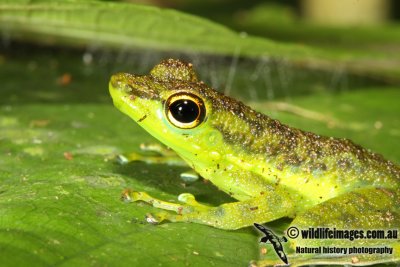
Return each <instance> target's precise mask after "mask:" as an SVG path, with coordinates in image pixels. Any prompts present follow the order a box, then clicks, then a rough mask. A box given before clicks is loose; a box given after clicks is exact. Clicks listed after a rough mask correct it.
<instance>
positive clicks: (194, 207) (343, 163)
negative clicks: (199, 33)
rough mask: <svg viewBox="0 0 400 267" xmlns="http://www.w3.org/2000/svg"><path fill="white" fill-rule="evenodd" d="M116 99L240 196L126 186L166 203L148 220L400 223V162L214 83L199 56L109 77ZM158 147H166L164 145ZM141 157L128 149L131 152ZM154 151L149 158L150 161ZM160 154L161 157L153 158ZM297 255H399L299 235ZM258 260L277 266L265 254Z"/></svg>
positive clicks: (396, 245) (363, 259) (377, 259)
mask: <svg viewBox="0 0 400 267" xmlns="http://www.w3.org/2000/svg"><path fill="white" fill-rule="evenodd" d="M109 90H110V94H111V96H112V99H113V102H114V105H115V106H116V107H117V108H118V109H119V110H120V111H122V112H123V113H125V114H126V115H128V116H129V117H131V118H132V119H133V120H134V121H136V122H137V123H138V124H139V125H140V126H141V127H143V128H144V129H145V130H146V131H147V132H149V133H150V134H151V135H153V136H154V137H155V138H157V139H158V140H159V141H161V142H162V143H163V144H164V145H166V146H167V147H169V148H171V149H173V150H174V151H175V153H176V154H175V155H172V154H171V153H169V154H167V155H166V156H167V157H166V158H165V162H166V163H171V162H172V163H178V162H179V161H180V160H179V159H182V160H183V161H184V162H185V163H186V164H187V165H188V166H190V167H191V168H192V169H193V170H194V171H195V172H196V173H198V174H199V175H200V176H201V177H203V178H204V179H207V180H209V181H210V182H211V183H213V184H214V185H215V186H217V187H218V188H219V189H220V190H222V191H223V192H225V193H227V194H229V195H230V196H231V197H232V198H234V199H236V200H237V201H235V202H232V203H225V204H222V205H220V206H217V207H212V206H209V205H206V204H203V203H199V202H197V201H196V199H195V197H194V196H193V195H191V194H189V193H183V194H181V195H179V197H178V200H179V202H178V203H172V202H167V201H163V200H160V199H157V198H154V197H152V196H150V195H149V194H147V193H145V192H138V191H134V190H126V191H125V192H124V193H123V198H124V199H125V200H127V201H144V202H147V203H149V204H150V205H153V206H154V207H157V208H159V209H160V212H159V213H157V214H154V215H148V216H147V221H148V222H150V223H160V222H162V221H170V222H192V223H200V224H205V225H209V226H212V227H216V228H220V229H226V230H234V229H239V228H242V227H247V226H250V225H253V224H254V223H267V222H271V221H274V220H277V219H280V218H283V217H288V218H293V221H292V222H291V225H290V226H289V229H293V228H292V227H296V228H297V229H308V228H310V227H330V228H331V229H333V228H336V229H362V230H364V231H367V230H369V229H384V230H388V229H398V228H400V189H399V188H400V168H399V166H397V165H395V164H394V163H392V162H390V161H388V160H385V159H384V158H383V157H382V156H381V155H378V154H375V153H372V152H370V151H368V150H367V149H364V148H362V147H361V146H358V145H356V144H354V143H353V142H351V141H349V140H347V139H338V138H332V137H324V136H320V135H317V134H314V133H310V132H305V131H302V130H299V129H296V128H292V127H289V126H287V125H284V124H282V123H280V122H279V121H277V120H275V119H272V118H270V117H268V116H266V115H264V114H262V113H259V112H256V111H254V110H253V109H251V108H250V107H248V106H246V105H244V104H243V103H241V102H239V101H237V100H235V99H233V98H230V97H228V96H225V95H224V94H222V93H220V92H218V91H216V90H214V89H212V88H210V87H209V86H207V85H206V84H205V83H204V82H202V81H200V80H199V78H198V77H197V75H196V73H195V71H194V69H193V66H192V64H190V63H185V62H182V61H180V60H174V59H168V60H164V61H162V62H161V63H159V64H158V65H156V66H155V67H154V68H153V69H152V70H151V72H150V74H149V75H144V76H139V75H133V74H128V73H118V74H115V75H113V76H112V77H111V80H110V84H109ZM157 150H160V149H158V148H157ZM135 159H136V157H135V156H131V157H130V156H127V157H125V160H126V161H131V160H135ZM151 161H152V160H151V159H150V160H149V162H151ZM153 161H158V162H162V161H163V160H162V159H160V158H159V159H153ZM383 244H385V245H387V246H390V247H391V248H393V253H392V254H385V255H380V254H357V255H356V256H354V255H349V254H341V253H338V254H329V253H327V252H325V253H323V252H320V253H317V252H318V251H314V252H315V253H304V254H302V253H296V251H295V248H296V247H321V246H330V247H332V246H336V247H340V246H342V247H345V246H347V247H349V246H361V247H362V246H364V247H376V246H380V245H383ZM289 247H290V248H291V249H293V251H292V253H290V254H289V255H288V261H289V264H291V265H293V266H297V265H305V264H307V265H309V264H349V265H368V264H375V263H382V262H386V263H388V262H390V263H393V262H399V261H400V242H399V241H398V239H396V238H395V239H393V240H374V239H359V240H353V241H349V240H338V239H334V240H333V239H324V240H322V239H301V238H297V239H293V240H290V246H289ZM259 264H260V265H279V264H282V262H281V261H280V260H279V259H278V258H277V259H276V260H267V261H262V262H259Z"/></svg>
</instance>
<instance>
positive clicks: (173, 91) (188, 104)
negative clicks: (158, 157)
mask: <svg viewBox="0 0 400 267" xmlns="http://www.w3.org/2000/svg"><path fill="white" fill-rule="evenodd" d="M109 89H110V94H111V96H112V98H113V101H114V105H115V106H116V107H117V108H118V109H119V110H121V111H122V112H123V113H125V114H127V115H128V116H130V117H131V118H132V119H133V120H135V121H136V122H137V123H138V124H139V125H141V126H142V127H143V128H144V129H145V130H147V131H148V132H149V133H150V134H152V135H153V136H154V137H156V138H157V139H159V140H160V141H161V142H163V143H164V144H165V145H167V146H169V147H171V148H173V149H174V150H175V151H176V152H177V153H178V154H180V155H181V156H183V157H185V158H190V157H191V156H190V155H193V154H197V153H199V152H201V151H202V150H204V148H205V147H208V146H209V144H204V142H214V144H211V145H214V146H215V145H218V144H217V142H218V140H221V136H220V134H219V132H218V131H216V130H215V129H214V128H213V127H211V123H210V116H211V114H212V113H213V109H215V101H220V99H221V97H224V96H223V95H222V94H220V93H218V92H217V91H215V90H213V89H211V88H209V87H207V86H206V85H205V84H204V83H203V82H201V81H198V78H197V76H196V74H195V72H194V70H193V67H192V64H188V63H184V62H182V61H179V60H172V59H169V60H165V61H163V62H161V63H160V64H158V65H156V66H155V67H154V68H153V69H152V70H151V72H150V75H145V76H138V75H132V74H127V73H119V74H115V75H113V76H112V77H111V81H110V86H109ZM217 135H219V136H217ZM210 140H211V141H210ZM188 153H189V154H188Z"/></svg>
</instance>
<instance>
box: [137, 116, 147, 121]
mask: <svg viewBox="0 0 400 267" xmlns="http://www.w3.org/2000/svg"><path fill="white" fill-rule="evenodd" d="M146 118H147V115H146V114H145V115H144V116H143V117H141V118H140V119H139V120H138V122H142V121H144V120H145V119H146Z"/></svg>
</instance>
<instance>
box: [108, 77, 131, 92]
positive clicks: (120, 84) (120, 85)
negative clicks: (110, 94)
mask: <svg viewBox="0 0 400 267" xmlns="http://www.w3.org/2000/svg"><path fill="white" fill-rule="evenodd" d="M126 84H127V83H126V75H125V74H124V73H117V74H114V75H112V76H111V79H110V89H111V88H112V89H114V90H121V91H123V92H124V93H129V91H130V87H129V86H126Z"/></svg>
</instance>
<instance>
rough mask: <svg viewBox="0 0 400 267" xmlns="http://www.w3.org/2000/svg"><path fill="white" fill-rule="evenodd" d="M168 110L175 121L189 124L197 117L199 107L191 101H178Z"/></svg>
mask: <svg viewBox="0 0 400 267" xmlns="http://www.w3.org/2000/svg"><path fill="white" fill-rule="evenodd" d="M169 110H170V112H171V114H172V116H174V118H175V120H177V121H179V122H181V123H190V122H193V121H195V120H196V119H197V118H198V116H199V112H200V110H199V106H198V105H197V104H196V103H195V102H193V101H192V100H187V99H180V100H177V101H175V102H174V103H172V104H171V105H170V106H169Z"/></svg>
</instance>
